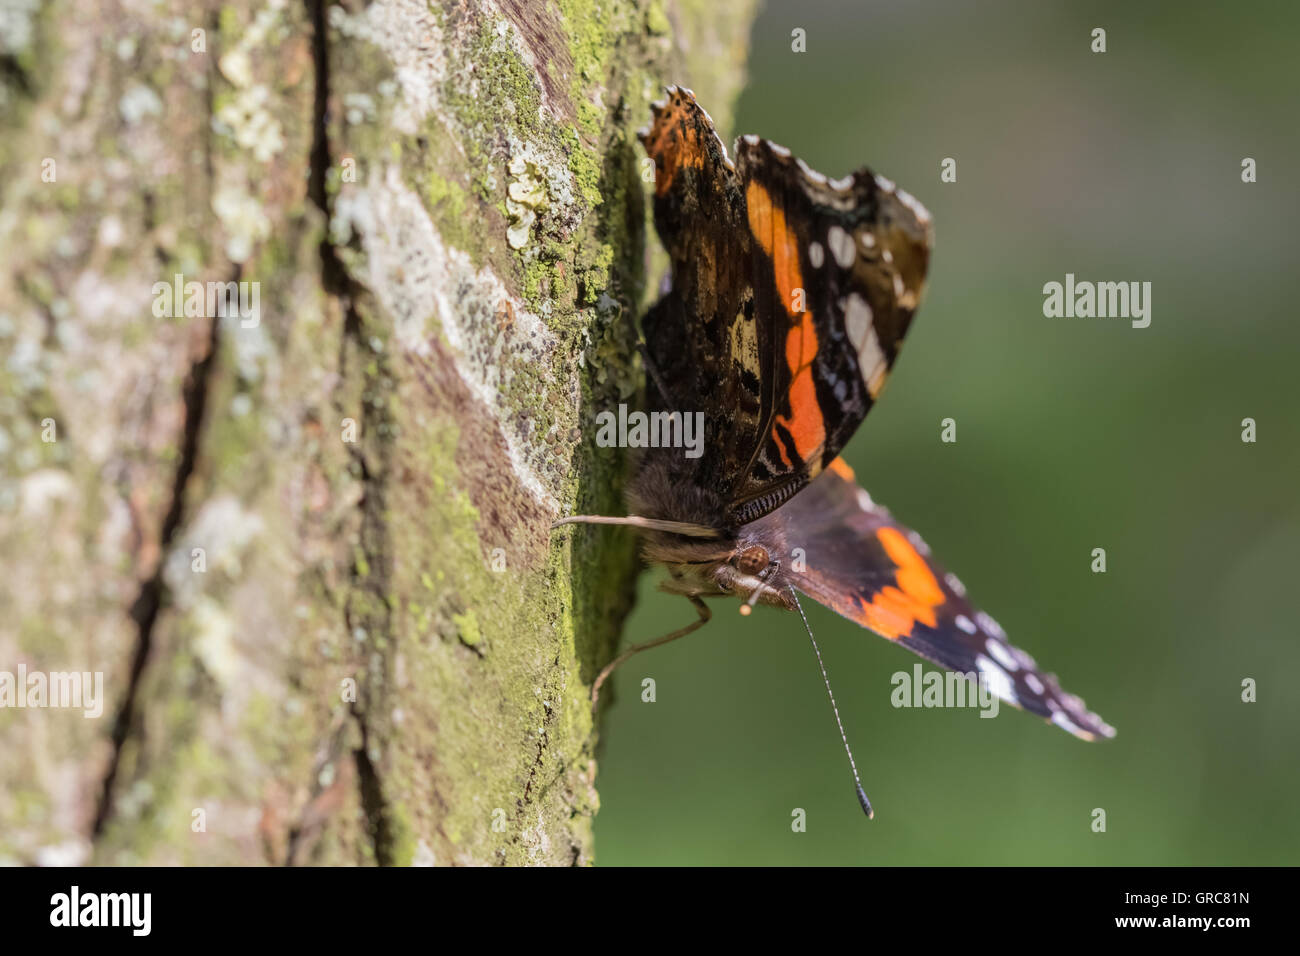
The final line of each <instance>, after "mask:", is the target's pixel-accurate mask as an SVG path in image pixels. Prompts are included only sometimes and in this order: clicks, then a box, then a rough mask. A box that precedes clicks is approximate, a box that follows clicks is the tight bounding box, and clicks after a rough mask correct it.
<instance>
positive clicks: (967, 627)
mask: <svg viewBox="0 0 1300 956" xmlns="http://www.w3.org/2000/svg"><path fill="white" fill-rule="evenodd" d="M957 626H958V627H960V628H961V629H962V630H963V631H965V632H966V633H967V634H974V633H975V631H976V628H975V622H974V621H972V620H971V619H970V618H968V617H967V616H966V615H965V614H958V615H957Z"/></svg>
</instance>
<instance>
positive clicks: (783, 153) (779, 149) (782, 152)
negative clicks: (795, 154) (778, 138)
mask: <svg viewBox="0 0 1300 956" xmlns="http://www.w3.org/2000/svg"><path fill="white" fill-rule="evenodd" d="M767 148H768V149H770V150H771V151H772V152H774V153H776V155H778V156H780V157H781V158H782V159H789V158H790V150H788V149H786V148H785V147H784V146H781V145H780V144H778V143H768V144H767ZM805 168H806V167H805Z"/></svg>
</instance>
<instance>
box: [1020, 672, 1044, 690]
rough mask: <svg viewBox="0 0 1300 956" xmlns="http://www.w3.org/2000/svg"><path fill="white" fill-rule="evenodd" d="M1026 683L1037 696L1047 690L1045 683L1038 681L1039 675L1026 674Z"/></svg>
mask: <svg viewBox="0 0 1300 956" xmlns="http://www.w3.org/2000/svg"><path fill="white" fill-rule="evenodd" d="M1025 683H1026V684H1028V685H1029V689H1030V690H1032V691H1033V692H1034V693H1035V694H1041V693H1042V692H1043V691H1045V690H1047V688H1046V687H1044V686H1043V682H1042V681H1040V680H1039V679H1038V675H1037V674H1033V673H1027V674H1025Z"/></svg>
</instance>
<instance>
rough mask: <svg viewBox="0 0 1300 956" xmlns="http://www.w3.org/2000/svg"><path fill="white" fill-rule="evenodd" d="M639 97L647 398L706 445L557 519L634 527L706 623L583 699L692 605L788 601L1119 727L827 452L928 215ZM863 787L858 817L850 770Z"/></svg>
mask: <svg viewBox="0 0 1300 956" xmlns="http://www.w3.org/2000/svg"><path fill="white" fill-rule="evenodd" d="M653 110H654V123H653V125H652V127H651V128H650V129H649V130H648V131H643V132H642V134H641V139H642V142H643V143H644V145H645V148H646V152H647V153H648V154H649V156H650V158H651V159H652V160H653V161H654V164H655V197H654V217H655V225H656V227H657V229H658V231H659V235H660V238H661V239H662V241H663V244H664V246H665V247H666V248H667V250H668V254H669V256H670V257H671V260H672V285H671V288H670V290H669V291H668V292H667V294H665V295H664V296H663V298H661V299H660V300H659V301H658V302H657V303H656V304H655V305H654V306H653V307H652V308H651V309H650V311H649V313H648V314H647V315H646V317H645V319H644V323H643V326H644V331H645V339H646V345H645V355H646V366H647V371H648V373H649V374H648V383H647V401H648V405H649V407H650V409H651V410H652V411H661V412H671V411H672V410H683V409H705V410H707V411H708V414H709V416H710V428H709V442H708V443H707V445H706V448H705V451H704V453H703V454H702V455H701V456H700V457H697V458H689V457H686V456H684V455H683V454H682V453H681V451H680V449H677V450H674V449H670V448H650V449H646V450H645V451H644V452H643V453H642V454H641V455H640V457H639V459H638V460H637V462H636V470H635V474H634V477H633V479H632V483H631V486H630V490H629V494H628V498H629V504H630V506H631V511H632V516H631V517H628V518H602V517H596V516H574V517H571V518H566V519H564V521H561V522H558V523H559V524H564V523H569V522H590V523H612V524H630V525H634V526H636V527H639V528H640V529H641V530H642V533H643V536H644V552H645V556H646V558H647V559H648V560H649V561H651V562H655V563H659V564H663V565H665V566H666V567H667V570H668V579H667V580H666V581H665V582H664V583H663V585H662V587H663V589H664V590H666V591H669V592H671V593H675V594H682V595H685V596H686V597H687V598H688V599H689V600H690V601H691V603H692V604H694V605H695V608H696V611H697V612H698V614H699V619H698V620H697V621H695V622H693V623H691V624H690V625H688V626H687V627H684V628H682V629H681V630H679V631H675V632H673V633H672V634H669V635H666V636H665V637H662V638H660V639H658V640H656V641H651V642H649V643H647V644H642V645H638V646H635V647H633V648H630V649H629V650H628V651H626V652H624V653H623V654H622V655H620V656H619V657H618V658H617V659H615V661H614V662H612V663H611V664H610V665H609V666H608V667H607V668H606V669H605V670H604V671H602V672H601V674H600V675H599V676H598V677H597V679H596V682H595V685H594V687H593V690H592V700H593V703H594V701H595V700H596V699H597V696H598V695H599V691H600V686H601V684H602V683H603V682H604V680H605V679H606V678H607V677H608V676H609V674H610V672H611V671H612V670H613V668H614V667H616V666H617V665H618V664H620V663H621V662H622V661H624V660H626V659H627V658H628V657H629V656H631V655H632V654H634V653H636V652H638V651H640V650H644V649H646V648H648V647H653V646H656V645H659V644H664V643H667V642H668V641H670V640H675V639H676V638H678V637H682V636H684V635H685V634H688V633H690V632H691V631H693V630H695V629H696V628H698V627H700V626H701V625H703V624H704V623H705V622H706V621H708V619H709V617H710V612H709V609H708V607H707V605H705V603H704V602H703V600H702V598H705V597H713V596H721V595H732V596H736V597H740V598H742V599H744V601H745V603H744V604H743V605H742V606H741V612H742V613H746V614H747V613H749V610H750V608H752V607H753V605H754V604H756V603H762V604H771V605H775V606H776V607H780V608H784V609H786V610H798V611H799V612H800V614H801V615H802V613H803V610H802V608H801V607H800V606H799V599H798V596H797V595H798V594H800V593H802V594H805V595H807V596H808V597H811V598H812V599H813V600H815V601H818V602H819V603H821V604H824V605H825V606H826V607H829V608H831V609H832V610H834V611H836V612H837V613H839V614H842V615H843V616H844V617H847V618H849V619H850V620H852V621H856V622H857V623H859V624H861V625H862V626H863V627H866V628H869V629H870V630H872V631H875V632H876V633H877V634H879V635H881V636H882V637H885V638H887V639H889V640H891V641H896V642H897V643H899V644H902V645H903V646H904V647H907V648H909V649H911V650H912V651H915V652H916V653H917V654H919V655H920V656H921V657H924V658H926V659H927V660H930V661H933V662H934V663H936V664H939V665H941V666H942V667H945V668H948V669H949V670H952V671H956V672H959V673H962V674H976V675H978V676H979V679H981V680H982V681H983V682H984V683H985V684H986V686H987V687H988V689H989V691H991V692H992V693H993V694H995V695H996V696H998V697H999V698H1001V699H1002V700H1005V701H1007V702H1008V703H1011V704H1014V705H1015V706H1017V707H1021V708H1023V709H1025V710H1027V711H1029V712H1031V713H1034V714H1038V715H1039V716H1041V717H1045V718H1047V719H1048V720H1049V721H1050V722H1051V723H1054V724H1056V725H1057V726H1059V727H1062V728H1064V729H1065V730H1068V731H1069V732H1070V733H1072V734H1074V735H1075V736H1078V737H1082V738H1083V739H1085V740H1092V739H1095V738H1096V737H1099V736H1101V737H1111V736H1113V735H1114V733H1115V731H1114V730H1113V729H1112V728H1111V727H1110V726H1108V725H1107V724H1106V723H1104V722H1103V721H1102V720H1101V719H1100V718H1099V717H1098V716H1097V715H1096V714H1093V713H1091V712H1089V711H1088V710H1087V709H1085V707H1084V705H1083V701H1081V700H1080V699H1079V698H1077V697H1075V696H1073V695H1071V694H1067V693H1065V692H1064V691H1062V690H1061V688H1060V686H1059V685H1058V684H1057V682H1056V679H1055V677H1053V676H1051V675H1049V674H1043V673H1041V672H1040V671H1039V670H1038V667H1037V665H1036V664H1035V663H1034V661H1033V659H1032V658H1031V657H1030V656H1029V655H1028V654H1026V653H1025V652H1024V651H1022V650H1020V649H1019V648H1016V647H1013V646H1012V645H1011V644H1009V643H1008V642H1007V639H1006V635H1005V634H1003V632H1002V629H1001V628H1000V627H998V625H997V623H996V622H995V621H994V620H993V619H992V618H990V617H989V616H988V615H987V614H984V613H983V612H981V611H977V610H976V609H975V608H974V607H973V606H972V605H971V603H970V602H969V601H967V600H966V597H965V592H964V589H963V588H962V586H961V583H960V582H959V581H958V580H957V579H956V578H955V577H954V576H953V575H951V574H946V573H945V572H944V571H943V569H942V568H940V567H939V566H938V565H937V564H935V563H934V562H933V561H931V560H930V556H929V550H928V549H927V548H926V546H925V544H924V542H922V541H921V539H920V537H919V536H918V535H917V534H916V533H915V532H912V531H910V530H908V529H907V528H905V527H903V526H902V525H900V524H899V523H898V522H896V521H894V519H893V518H891V517H890V515H889V512H888V511H886V510H885V509H883V508H881V507H879V506H878V505H876V504H875V503H874V502H873V501H872V500H871V498H870V496H869V495H868V494H867V492H866V491H865V490H864V489H862V488H860V487H859V486H858V485H857V483H856V482H855V481H854V477H853V472H852V471H851V470H850V469H849V467H848V466H847V465H846V464H845V463H844V461H843V459H841V458H839V457H838V455H839V452H840V449H841V448H842V447H843V446H844V444H845V443H846V442H847V441H848V440H849V438H850V436H851V435H852V434H853V432H854V431H855V430H856V429H857V427H858V425H859V424H860V423H861V421H862V419H863V418H864V417H865V416H866V414H867V411H868V410H869V409H870V408H871V406H872V405H873V404H874V403H875V401H876V399H877V398H878V397H879V396H880V392H881V389H882V388H883V387H884V385H885V381H886V379H887V378H888V376H889V371H890V369H891V368H892V367H893V364H894V361H895V359H896V358H897V357H898V350H899V346H900V345H901V343H902V340H903V336H904V335H905V334H906V332H907V328H908V326H909V325H910V324H911V321H912V316H913V314H914V313H915V312H916V309H917V306H918V304H919V302H920V298H921V293H922V289H923V286H924V281H925V273H926V266H927V264H928V262H929V258H930V247H931V242H932V229H931V223H930V215H929V213H928V212H926V210H925V209H924V208H923V207H922V206H921V204H920V203H918V202H917V201H916V200H915V199H913V198H912V197H911V196H909V195H908V194H907V193H906V192H904V191H903V190H901V189H899V188H898V187H896V186H895V185H894V184H893V183H892V182H890V181H889V180H887V179H885V178H884V177H882V176H877V175H874V174H873V173H872V172H871V171H870V170H867V169H860V170H858V171H857V172H855V173H853V174H851V175H849V176H846V177H845V178H843V179H840V180H828V179H827V178H826V177H825V176H823V175H822V174H821V173H818V172H814V171H813V170H812V169H810V168H809V167H808V166H807V165H806V164H805V163H804V162H803V161H802V160H800V159H796V158H795V157H793V156H792V155H791V154H790V151H789V150H788V149H785V148H784V147H782V146H778V145H776V144H775V143H771V142H768V141H767V140H764V139H759V138H758V137H755V136H745V137H743V138H742V139H740V140H739V142H737V144H736V147H735V150H736V159H735V162H734V163H733V162H732V161H731V159H729V158H728V155H727V150H726V147H725V146H723V144H722V141H721V140H720V139H719V138H718V135H717V132H716V131H715V129H714V127H713V122H712V120H711V119H710V118H709V115H708V114H707V113H706V112H705V111H704V110H703V109H702V108H701V107H700V106H699V104H697V103H696V102H695V97H694V94H692V93H691V91H690V90H686V89H678V88H676V87H669V89H668V98H667V100H666V101H664V102H661V103H656V104H654V106H653ZM796 549H800V550H798V551H797V550H796ZM796 554H798V556H799V558H800V560H794V556H795V555H796ZM804 623H805V625H806V624H807V621H806V619H805V622H804ZM809 637H810V638H811V637H812V632H811V630H809ZM813 644H814V649H815V648H816V642H815V640H814V642H813ZM820 660H821V655H820V652H819V653H818V662H819V663H820ZM824 676H825V668H823V677H824ZM829 690H830V685H829V682H828V683H827V691H828V692H829ZM833 704H834V698H833V697H832V705H833ZM836 720H837V721H838V720H839V714H838V712H837V713H836ZM840 733H841V736H843V726H842V725H841V726H840ZM845 748H846V750H847V749H848V743H847V741H845ZM849 760H850V764H852V761H853V756H852V753H851V752H850V753H849ZM854 779H855V782H856V781H857V770H856V767H854ZM858 797H859V799H860V801H861V803H862V806H863V809H864V810H865V811H866V812H867V814H868V816H870V815H871V807H870V804H869V803H868V801H867V799H866V795H865V794H864V793H863V792H862V788H861V784H860V783H859V784H858Z"/></svg>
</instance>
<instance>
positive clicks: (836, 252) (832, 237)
mask: <svg viewBox="0 0 1300 956" xmlns="http://www.w3.org/2000/svg"><path fill="white" fill-rule="evenodd" d="M826 244H827V245H828V246H830V247H831V255H833V256H834V257H835V261H836V262H838V263H839V264H840V268H842V269H847V268H849V266H851V265H853V260H854V259H856V258H857V251H856V250H855V249H854V248H853V237H852V236H850V235H849V234H848V233H847V232H845V231H844V230H843V229H842V228H840V227H839V226H831V228H830V230H829V231H828V232H827V233H826Z"/></svg>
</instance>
